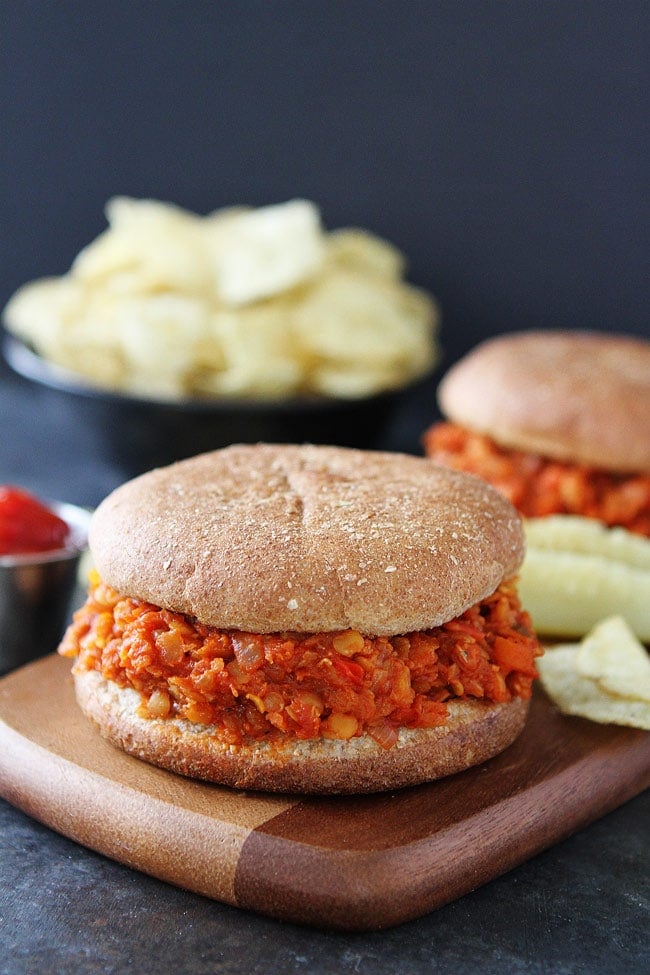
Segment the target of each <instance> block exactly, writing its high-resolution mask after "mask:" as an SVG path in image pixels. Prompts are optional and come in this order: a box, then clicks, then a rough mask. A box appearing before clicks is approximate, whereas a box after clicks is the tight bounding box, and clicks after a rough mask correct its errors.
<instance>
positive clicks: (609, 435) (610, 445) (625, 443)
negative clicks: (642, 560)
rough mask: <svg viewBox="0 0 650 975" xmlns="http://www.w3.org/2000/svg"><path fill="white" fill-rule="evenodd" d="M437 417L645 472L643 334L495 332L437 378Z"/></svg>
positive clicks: (647, 346)
mask: <svg viewBox="0 0 650 975" xmlns="http://www.w3.org/2000/svg"><path fill="white" fill-rule="evenodd" d="M438 402H439V405H440V409H441V411H442V413H443V415H444V416H445V417H447V418H448V419H450V420H452V421H453V422H455V423H457V424H459V425H460V426H464V427H467V428H468V429H470V430H472V431H474V432H476V433H482V434H487V435H488V436H489V437H491V438H492V439H493V440H494V441H495V442H496V443H498V444H500V445H502V446H504V447H509V448H514V449H517V450H524V451H531V452H533V453H537V454H542V455H544V456H546V457H550V458H554V459H557V460H568V461H573V462H577V463H582V464H589V465H593V466H595V467H599V468H603V469H605V470H610V471H616V472H628V471H650V435H649V428H648V417H650V342H648V341H646V340H644V339H642V338H634V337H631V336H626V335H613V334H605V333H598V332H587V331H564V332H563V331H531V332H518V333H511V334H505V335H499V336H497V337H496V338H491V339H488V340H487V341H485V342H482V343H481V344H479V345H477V346H476V347H475V348H474V349H473V350H472V351H471V352H469V353H468V354H467V355H466V356H465V357H464V358H463V359H461V360H460V361H459V362H457V363H456V364H455V365H454V366H452V367H451V369H450V370H449V371H448V372H447V373H446V375H445V376H444V377H443V379H442V381H441V383H440V385H439V387H438Z"/></svg>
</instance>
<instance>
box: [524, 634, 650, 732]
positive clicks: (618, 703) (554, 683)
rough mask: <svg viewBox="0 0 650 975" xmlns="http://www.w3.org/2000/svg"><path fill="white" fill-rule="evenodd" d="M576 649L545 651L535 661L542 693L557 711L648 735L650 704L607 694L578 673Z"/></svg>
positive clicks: (562, 647) (574, 647)
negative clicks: (549, 699)
mask: <svg viewBox="0 0 650 975" xmlns="http://www.w3.org/2000/svg"><path fill="white" fill-rule="evenodd" d="M578 652H579V645H577V644H568V645H561V646H557V647H554V648H553V649H550V650H547V651H546V652H545V654H544V656H543V657H540V658H539V660H538V661H537V668H538V670H539V675H540V681H541V683H542V686H543V687H544V690H545V691H546V693H547V694H548V695H549V697H550V698H551V700H552V701H553V702H554V703H555V704H556V705H557V707H558V708H559V709H560V711H563V712H564V713H565V714H570V715H575V716H578V717H582V718H588V719H589V720H590V721H596V722H599V723H600V724H620V725H627V726H630V727H633V728H642V729H645V730H646V731H650V704H648V702H647V701H640V700H632V699H629V698H623V697H618V696H616V695H612V694H608V693H607V692H606V691H604V690H603V689H602V688H601V687H600V685H599V684H598V683H597V682H596V681H593V680H591V679H590V678H588V677H583V676H582V675H581V674H580V673H579V672H578V670H577V666H576V663H577V656H578Z"/></svg>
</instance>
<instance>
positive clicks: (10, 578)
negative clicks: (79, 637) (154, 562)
mask: <svg viewBox="0 0 650 975" xmlns="http://www.w3.org/2000/svg"><path fill="white" fill-rule="evenodd" d="M49 507H51V509H52V510H53V511H54V512H56V514H57V515H59V517H60V518H63V519H64V520H65V521H67V523H68V525H69V526H70V537H69V540H68V541H67V543H66V546H65V548H63V549H57V550H55V551H52V552H40V553H29V554H27V555H0V674H5V673H7V671H9V670H13V669H14V668H15V667H20V666H22V665H23V664H26V663H28V662H29V661H30V660H35V659H36V658H37V657H42V656H44V655H45V654H47V653H52V652H53V651H54V650H56V648H57V645H58V643H59V641H60V639H61V637H62V636H63V633H64V631H65V627H66V625H67V623H68V621H69V616H70V612H71V608H72V599H73V595H74V593H75V589H76V586H77V572H78V569H79V560H80V558H81V555H82V553H83V551H84V549H85V548H86V544H87V539H88V523H89V521H90V513H89V512H88V511H86V510H85V509H84V508H78V507H76V506H75V505H71V504H60V503H58V502H53V503H51V504H49Z"/></svg>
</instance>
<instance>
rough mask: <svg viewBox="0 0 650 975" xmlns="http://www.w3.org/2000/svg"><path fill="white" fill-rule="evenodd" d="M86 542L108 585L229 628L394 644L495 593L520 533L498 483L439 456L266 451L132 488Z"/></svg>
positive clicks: (231, 451) (178, 468)
mask: <svg viewBox="0 0 650 975" xmlns="http://www.w3.org/2000/svg"><path fill="white" fill-rule="evenodd" d="M90 548H91V552H92V555H93V559H94V562H95V565H96V567H97V569H98V571H99V573H100V575H101V576H102V578H103V579H104V580H105V581H106V582H107V583H108V584H109V585H111V586H112V587H113V588H114V589H117V590H118V591H119V592H121V593H123V594H125V595H129V596H133V597H136V598H138V599H141V600H145V601H148V602H152V603H155V604H156V605H158V606H162V607H164V608H167V609H171V610H175V611H177V612H180V613H185V614H186V615H189V616H193V617H195V618H196V619H197V620H198V621H199V622H202V623H205V624H209V625H212V626H217V627H220V628H221V629H237V630H248V631H251V632H257V633H272V632H278V631H284V630H294V631H301V632H321V631H332V630H343V629H348V628H352V629H357V630H360V631H361V632H362V633H364V634H366V635H368V636H379V635H386V636H392V635H396V634H399V633H407V632H411V631H415V630H423V629H427V628H429V627H434V626H439V625H440V624H441V623H444V622H446V621H448V620H450V619H453V618H454V617H456V616H458V615H460V614H461V613H462V612H464V611H465V610H466V609H467V608H468V607H469V606H472V605H473V604H474V603H476V602H477V601H479V600H480V599H483V598H484V597H485V596H487V595H489V594H490V593H492V592H494V590H495V589H496V588H497V586H498V585H499V583H500V582H501V581H502V579H504V578H508V577H510V576H512V575H514V574H515V573H516V571H517V569H518V568H519V566H520V564H521V561H522V559H523V554H524V540H523V533H522V528H521V523H520V519H519V516H518V515H517V513H516V512H515V510H514V508H513V507H512V506H511V505H510V504H509V502H508V501H506V500H505V499H504V498H503V497H502V496H501V495H500V494H499V493H498V492H497V491H496V490H494V489H493V488H491V487H490V486H489V485H488V484H486V483H484V482H482V481H481V480H479V479H478V478H474V477H472V476H470V475H467V474H460V473H458V472H455V471H450V470H447V469H445V468H443V467H438V466H436V465H434V464H433V463H432V462H431V461H429V460H425V459H423V458H418V457H411V456H406V455H401V454H389V453H379V452H365V451H360V450H351V449H345V448H341V447H315V446H310V445H303V446H273V445H265V444H257V445H247V446H242V445H236V446H232V447H227V448H225V449H224V450H216V451H214V452H211V453H208V454H201V455H199V456H198V457H193V458H191V459H190V460H185V461H181V462H179V463H176V464H172V465H171V466H170V467H164V468H160V469H158V470H154V471H150V472H149V473H147V474H144V475H142V476H141V477H138V478H136V479H135V480H132V481H129V482H128V483H126V484H123V485H122V486H121V487H119V488H117V490H115V491H113V493H112V494H110V495H109V496H108V497H107V498H106V499H105V500H104V501H103V502H102V503H101V505H100V506H99V507H98V508H97V510H96V512H95V514H94V516H93V518H92V522H91V530H90Z"/></svg>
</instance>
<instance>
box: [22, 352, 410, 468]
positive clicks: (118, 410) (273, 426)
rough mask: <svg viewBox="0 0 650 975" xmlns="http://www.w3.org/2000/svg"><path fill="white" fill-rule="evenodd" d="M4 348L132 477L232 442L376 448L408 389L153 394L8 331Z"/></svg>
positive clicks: (27, 377)
mask: <svg viewBox="0 0 650 975" xmlns="http://www.w3.org/2000/svg"><path fill="white" fill-rule="evenodd" d="M3 353H4V357H5V359H6V361H7V362H8V364H9V365H10V366H11V368H12V369H13V370H14V371H15V372H17V373H18V374H20V375H21V376H23V377H24V378H26V379H28V380H30V381H31V382H34V383H36V384H38V385H39V387H41V389H43V390H47V391H48V394H49V395H51V396H56V397H63V398H64V400H65V406H66V409H67V413H68V415H69V414H70V411H72V414H73V415H74V416H75V417H76V418H77V422H78V423H82V424H85V425H89V426H91V427H93V428H94V434H95V436H96V437H97V438H98V439H97V442H98V443H100V444H101V445H102V448H103V452H104V453H105V455H106V457H107V459H108V460H110V461H112V462H113V463H114V464H116V465H117V466H119V468H120V470H121V472H122V473H123V474H124V475H126V476H128V477H131V476H135V475H137V474H140V473H142V472H144V471H147V470H150V469H151V468H153V467H161V466H164V465H166V464H170V463H172V462H173V461H176V460H182V459H183V458H185V457H191V456H193V455H194V454H200V453H203V452H205V451H208V450H214V449H216V448H218V447H225V446H227V445H228V444H231V443H257V442H267V443H315V444H334V445H337V446H343V447H360V448H363V449H376V448H378V447H380V446H382V437H383V435H384V433H385V431H386V429H387V426H388V424H389V421H390V419H391V417H392V416H393V413H394V411H395V408H396V406H397V405H398V403H399V402H400V400H401V398H402V397H403V395H404V393H405V392H406V391H407V390H406V388H405V389H402V390H400V391H397V392H387V393H382V394H379V395H374V396H369V397H365V398H363V399H330V398H327V397H316V396H314V397H300V398H293V399H285V400H273V401H260V400H241V399H221V400H201V399H184V400H159V399H146V398H144V397H140V396H129V395H126V394H124V393H115V392H110V391H105V390H101V389H97V388H96V387H93V386H90V385H87V384H85V383H84V380H83V378H82V377H80V376H78V375H77V374H75V373H72V372H70V371H68V370H66V369H62V368H60V367H58V366H55V365H52V364H51V363H49V362H47V361H46V360H45V359H43V358H42V357H41V356H39V355H38V354H37V353H35V352H34V351H33V350H32V349H31V348H30V347H29V346H28V345H26V344H25V343H23V342H21V341H20V340H18V339H17V338H15V337H14V336H12V335H9V334H5V335H4V336H3ZM58 405H60V404H58ZM77 414H78V417H77Z"/></svg>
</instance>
